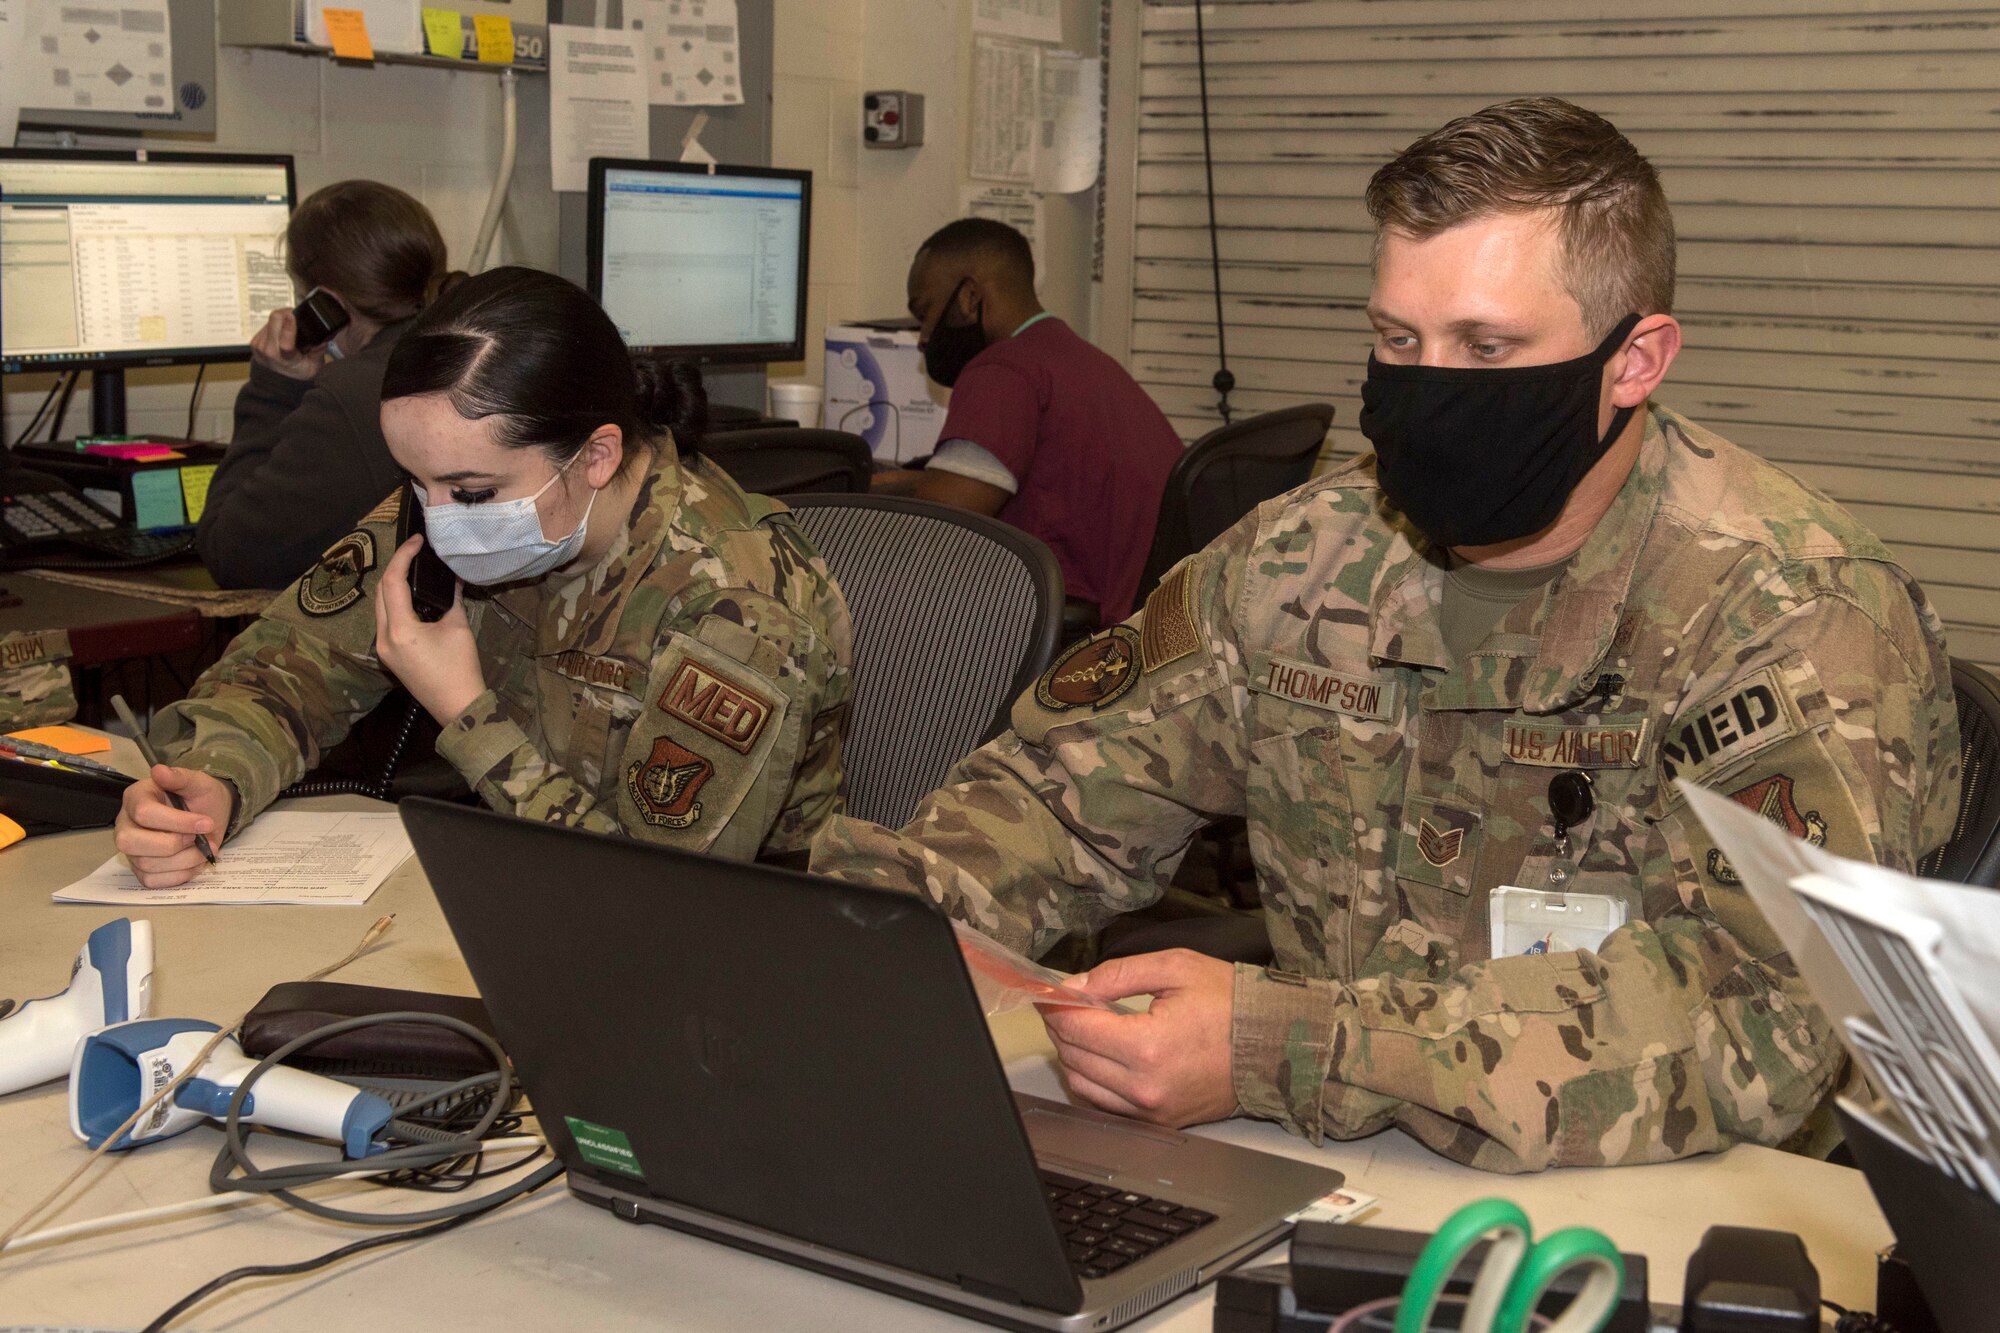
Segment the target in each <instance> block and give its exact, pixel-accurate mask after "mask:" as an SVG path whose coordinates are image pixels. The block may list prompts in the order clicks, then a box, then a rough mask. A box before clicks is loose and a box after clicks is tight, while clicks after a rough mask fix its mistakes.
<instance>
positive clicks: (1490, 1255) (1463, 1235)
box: [1395, 1199, 1625, 1333]
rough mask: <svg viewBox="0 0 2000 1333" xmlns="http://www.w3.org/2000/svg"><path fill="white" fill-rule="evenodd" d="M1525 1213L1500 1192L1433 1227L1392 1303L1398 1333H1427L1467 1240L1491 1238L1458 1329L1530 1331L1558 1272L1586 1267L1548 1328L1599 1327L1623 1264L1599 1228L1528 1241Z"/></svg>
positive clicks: (1567, 1331)
mask: <svg viewBox="0 0 2000 1333" xmlns="http://www.w3.org/2000/svg"><path fill="white" fill-rule="evenodd" d="M1532 1235H1533V1233H1532V1231H1531V1229H1530V1228H1529V1226H1528V1215H1527V1214H1526V1213H1524V1212H1522V1211H1521V1210H1520V1208H1519V1207H1517V1206H1516V1205H1514V1204H1512V1203H1509V1202H1508V1201H1507V1200H1505V1199H1482V1200H1480V1201H1479V1202H1477V1203H1469V1204H1467V1205H1466V1206H1465V1207H1463V1208H1461V1209H1459V1210H1458V1211H1457V1212H1455V1213H1453V1214H1452V1215H1451V1216H1450V1217H1449V1218H1447V1219H1446V1220H1445V1224H1444V1225H1443V1226H1441V1227H1439V1228H1438V1230H1437V1234H1436V1235H1434V1236H1432V1237H1431V1239H1430V1243H1429V1244H1427V1245H1425V1246H1424V1250H1423V1253H1422V1254H1420V1255H1418V1256H1417V1265H1416V1267H1415V1268H1413V1269H1412V1270H1411V1271H1410V1280H1409V1281H1408V1282H1406V1283H1405V1284H1404V1285H1403V1299H1402V1303H1401V1304H1400V1305H1398V1306H1397V1307H1396V1324H1395V1333H1429V1329H1430V1326H1431V1315H1432V1314H1433V1313H1434V1312H1435V1311H1436V1310H1437V1304H1438V1298H1439V1297H1440V1296H1442V1295H1443V1294H1444V1289H1445V1284H1446V1283H1448V1282H1449V1281H1451V1275H1452V1274H1453V1273H1454V1272H1456V1271H1458V1266H1459V1264H1460V1262H1462V1261H1463V1260H1464V1258H1465V1256H1466V1255H1467V1254H1468V1253H1469V1252H1470V1251H1471V1249H1472V1247H1473V1246H1475V1245H1477V1244H1478V1243H1479V1242H1480V1241H1482V1240H1484V1239H1486V1238H1487V1237H1489V1236H1491V1237H1492V1238H1493V1244H1492V1246H1491V1247H1490V1248H1489V1250H1488V1251H1487V1254H1486V1259H1485V1262H1484V1263H1482V1264H1481V1265H1480V1268H1479V1274H1478V1276H1477V1277H1475V1278H1474V1279H1473V1282H1472V1294H1471V1295H1470V1296H1468V1297H1467V1298H1466V1303H1465V1317H1464V1319H1463V1320H1461V1321H1460V1323H1459V1328H1460V1329H1461V1330H1462V1333H1528V1330H1529V1327H1530V1321H1531V1320H1532V1319H1533V1318H1534V1315H1535V1307H1536V1306H1537V1305H1539V1304H1541V1300H1542V1296H1543V1294H1544V1293H1545V1292H1547V1291H1548V1289H1549V1286H1550V1285H1551V1284H1552V1283H1554V1282H1555V1281H1556V1280H1557V1279H1558V1278H1561V1277H1562V1276H1564V1275H1565V1274H1568V1273H1572V1272H1581V1273H1582V1274H1583V1289H1582V1290H1581V1291H1579V1292H1578V1293H1577V1294H1576V1296H1575V1297H1574V1298H1573V1299H1572V1300H1571V1301H1570V1303H1569V1306H1568V1307H1567V1308H1566V1309H1565V1310H1564V1311H1563V1312H1562V1313H1561V1314H1560V1315H1557V1316H1556V1317H1555V1318H1554V1320H1552V1321H1551V1322H1550V1323H1549V1325H1548V1327H1547V1333H1598V1330H1599V1329H1602V1328H1603V1327H1604V1325H1605V1323H1606V1322H1607V1321H1608V1320H1609V1319H1610V1318H1611V1313H1612V1311H1613V1310H1615V1309H1616V1308H1617V1306H1618V1295H1619V1293H1620V1292H1621V1291H1623V1290H1624V1287H1625V1263H1624V1261H1623V1260H1622V1259H1620V1258H1619V1257H1618V1247H1617V1246H1616V1245H1613V1244H1612V1243H1611V1238H1610V1237H1609V1236H1606V1235H1605V1234H1604V1233H1603V1232H1601V1231H1593V1230H1592V1229H1590V1228H1589V1227H1568V1228H1566V1229H1564V1230H1562V1231H1557V1232H1555V1233H1553V1234H1551V1235H1548V1236H1544V1237H1543V1238H1542V1239H1541V1240H1539V1241H1535V1240H1532Z"/></svg>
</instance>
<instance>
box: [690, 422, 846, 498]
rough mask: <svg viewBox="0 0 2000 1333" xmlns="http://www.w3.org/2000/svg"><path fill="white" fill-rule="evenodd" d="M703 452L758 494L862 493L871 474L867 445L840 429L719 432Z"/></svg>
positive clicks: (713, 436)
mask: <svg viewBox="0 0 2000 1333" xmlns="http://www.w3.org/2000/svg"><path fill="white" fill-rule="evenodd" d="M701 452H702V455H703V457H705V458H707V459H708V460H709V461H710V462H712V463H715V464H716V465H718V466H719V467H721V469H722V470H723V471H724V472H727V473H728V474H729V475H730V477H732V478H733V479H734V480H735V482H736V484H737V485H738V486H741V487H742V488H743V489H744V490H746V491H753V492H755V493H756V494H758V495H805V494H816V493H829V492H830V493H833V494H840V495H852V494H864V493H866V491H867V490H868V477H869V474H870V473H871V472H872V471H873V458H872V456H871V454H870V453H869V449H868V441H866V440H864V439H862V438H861V437H860V436H859V435H849V434H848V433H847V432H845V431H838V430H802V429H797V428H794V427H785V426H780V427H774V428H772V429H769V430H731V431H719V432H716V433H713V434H711V435H709V436H708V437H707V438H706V439H705V440H703V441H702V446H701Z"/></svg>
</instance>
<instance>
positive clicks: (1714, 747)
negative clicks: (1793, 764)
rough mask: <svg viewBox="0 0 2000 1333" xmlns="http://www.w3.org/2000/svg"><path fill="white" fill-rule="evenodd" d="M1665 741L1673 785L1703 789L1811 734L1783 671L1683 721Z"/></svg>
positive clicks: (1764, 674) (1771, 669)
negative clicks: (1711, 780)
mask: <svg viewBox="0 0 2000 1333" xmlns="http://www.w3.org/2000/svg"><path fill="white" fill-rule="evenodd" d="M1681 719H1682V720H1680V722H1679V725H1677V726H1669V727H1668V728H1667V730H1666V732H1665V733H1664V734H1663V735H1662V736H1661V738H1660V766H1661V767H1662V768H1663V769H1665V770H1666V775H1667V778H1668V780H1669V781H1671V780H1673V779H1674V778H1686V779H1687V780H1688V781H1689V782H1692V783H1695V784H1696V785H1697V786H1705V785H1708V781H1707V780H1708V779H1709V778H1711V777H1713V776H1715V775H1716V774H1718V773H1720V772H1722V771H1723V770H1724V769H1726V768H1730V767H1732V766H1734V765H1736V764H1738V763H1741V762H1742V761H1744V760H1746V759H1748V758H1750V757H1751V756H1752V755H1755V754H1760V753H1762V752H1763V751H1765V750H1767V749H1769V748H1770V747H1771V746H1773V745H1776V744H1778V743H1779V742H1781V741H1784V740H1788V739H1790V738H1791V737H1793V736H1796V735H1797V734H1799V732H1801V731H1803V730H1804V729H1805V724H1804V721H1803V720H1802V719H1801V718H1800V716H1799V710H1798V706H1797V705H1796V704H1795V703H1794V702H1793V701H1792V697H1791V693H1790V691H1788V690H1787V689H1786V688H1785V684H1784V682H1783V680H1782V679H1781V678H1780V677H1779V674H1778V668H1777V667H1775V666H1768V667H1765V668H1764V669H1763V670H1761V671H1757V672H1753V673H1752V674H1751V675H1750V676H1749V677H1747V678H1746V679H1745V680H1744V681H1743V682H1742V683H1741V684H1739V685H1737V686H1736V687H1735V688H1734V689H1733V690H1731V691H1730V693H1729V694H1728V695H1726V696H1724V697H1723V698H1722V699H1720V700H1718V701H1717V702H1716V703H1714V704H1711V705H1710V706H1708V707H1707V708H1704V709H1701V710H1700V711H1699V712H1695V713H1692V714H1688V713H1684V714H1682V715H1681Z"/></svg>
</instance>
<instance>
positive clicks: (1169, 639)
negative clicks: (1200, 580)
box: [1139, 561, 1201, 671]
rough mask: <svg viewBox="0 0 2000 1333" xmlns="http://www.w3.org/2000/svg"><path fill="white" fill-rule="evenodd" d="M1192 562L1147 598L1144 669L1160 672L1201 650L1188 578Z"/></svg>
mask: <svg viewBox="0 0 2000 1333" xmlns="http://www.w3.org/2000/svg"><path fill="white" fill-rule="evenodd" d="M1188 564H1189V562H1188V561H1182V562H1181V563H1180V564H1178V565H1175V566H1174V571H1173V573H1171V574H1169V575H1167V576H1166V578H1164V579H1162V580H1161V581H1160V586H1159V587H1157V588H1155V589H1153V595H1152V596H1151V597H1148V598H1147V599H1146V628H1145V630H1144V632H1143V633H1142V634H1141V636H1140V639H1139V658H1140V661H1141V663H1143V667H1142V669H1143V670H1146V671H1158V670H1159V669H1160V668H1161V667H1163V666H1166V665H1167V664H1168V663H1170V662H1178V661H1180V660H1181V659H1182V658H1183V657H1186V656H1188V655H1189V654H1190V653H1193V652H1194V651H1195V650H1196V649H1198V648H1200V647H1201V634H1200V632H1199V631H1197V630H1196V629H1195V622H1194V583H1193V581H1192V580H1190V579H1189V578H1188Z"/></svg>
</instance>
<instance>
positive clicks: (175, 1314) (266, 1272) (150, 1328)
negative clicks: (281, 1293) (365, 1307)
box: [142, 1163, 561, 1333]
mask: <svg viewBox="0 0 2000 1333" xmlns="http://www.w3.org/2000/svg"><path fill="white" fill-rule="evenodd" d="M560 1170H561V1165H560V1164H559V1163H551V1164H550V1166H549V1167H547V1168H544V1174H542V1176H541V1178H540V1179H537V1180H534V1181H533V1182H531V1183H528V1184H527V1186H526V1188H524V1189H519V1190H514V1191H510V1192H509V1193H507V1194H505V1195H502V1196H500V1197H498V1198H495V1199H494V1200H493V1201H492V1202H490V1203H487V1204H483V1205H480V1206H476V1207H474V1208H472V1209H470V1210H469V1211H466V1212H463V1213H460V1214H459V1215H458V1216H456V1217H448V1218H446V1219H445V1220H444V1221H442V1222H433V1223H431V1224H430V1225H429V1226H423V1227H415V1228H413V1229H411V1230H409V1231H393V1232H390V1233H389V1234H388V1235H384V1236H370V1237H368V1238H367V1239H366V1240H358V1241H355V1242H354V1243H353V1244H351V1245H343V1246H341V1247H340V1248H339V1249H337V1250H328V1251H327V1252H326V1253H325V1254H322V1255H319V1256H318V1257H316V1258H312V1259H303V1260H301V1261H299V1262H298V1263H295V1264H256V1265H253V1266H251V1267H248V1268H233V1269H231V1270H230V1271H229V1272H227V1273H224V1274H223V1275H222V1276H221V1277H218V1278H214V1279H212V1280H210V1281H208V1282H204V1283H203V1284H202V1285H201V1286H199V1287H197V1288H195V1289H194V1290H193V1291H191V1292H189V1293H188V1294H187V1295H185V1296H183V1297H181V1299H179V1300H177V1301H175V1302H174V1303H173V1304H172V1305H170V1306H168V1307H167V1308H166V1309H165V1310H164V1311H162V1312H161V1313H160V1314H159V1316H158V1317H157V1318H155V1319H154V1320H153V1322H152V1323H150V1324H148V1325H146V1327H145V1328H144V1330H142V1333H164V1331H165V1330H166V1328H167V1327H168V1326H169V1325H171V1324H172V1323H173V1321H174V1320H176V1319H178V1318H179V1317H180V1316H181V1315H183V1314H186V1313H187V1312H188V1311H189V1310H191V1309H193V1308H194V1307H195V1306H197V1305H199V1304H201V1302H203V1301H205V1300H207V1299H208V1298H209V1297H210V1296H213V1295H214V1294H215V1293H216V1292H218V1291H220V1290H222V1289H223V1288H224V1287H226V1286H228V1285H229V1284H230V1283H232V1282H240V1281H242V1280H243V1279H244V1278H251V1277H293V1276H296V1275H297V1274H300V1273H310V1272H312V1271H313V1270H314V1269H316V1268H324V1267H326V1266H327V1265H328V1264H331V1263H335V1262H337V1261H339V1260H341V1259H345V1258H347V1257H348V1256H349V1255H351V1254H359V1253H361V1252H362V1251H363V1250H372V1249H375V1248H377V1247H378V1246H382V1245H394V1244H397V1243H398V1242H400V1241H406V1240H422V1239H423V1238H424V1237H426V1236H435V1235H438V1234H440V1233H442V1232H446V1231H450V1230H451V1229H452V1228H453V1227H461V1226H464V1225H465V1224H466V1223H467V1222H470V1221H471V1220H472V1219H473V1218H475V1217H484V1216H485V1215H486V1214H488V1213H490V1212H492V1211H493V1210H494V1209H495V1208H499V1207H501V1206H502V1205H504V1204H508V1203H512V1202H513V1201H514V1200H516V1199H519V1198H525V1197H526V1196H527V1195H529V1194H532V1193H534V1192H535V1191H536V1190H538V1189H540V1188H541V1187H542V1186H544V1185H546V1184H548V1183H549V1181H551V1180H554V1179H555V1178H556V1174H557V1173H558V1172H559V1171H560Z"/></svg>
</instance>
